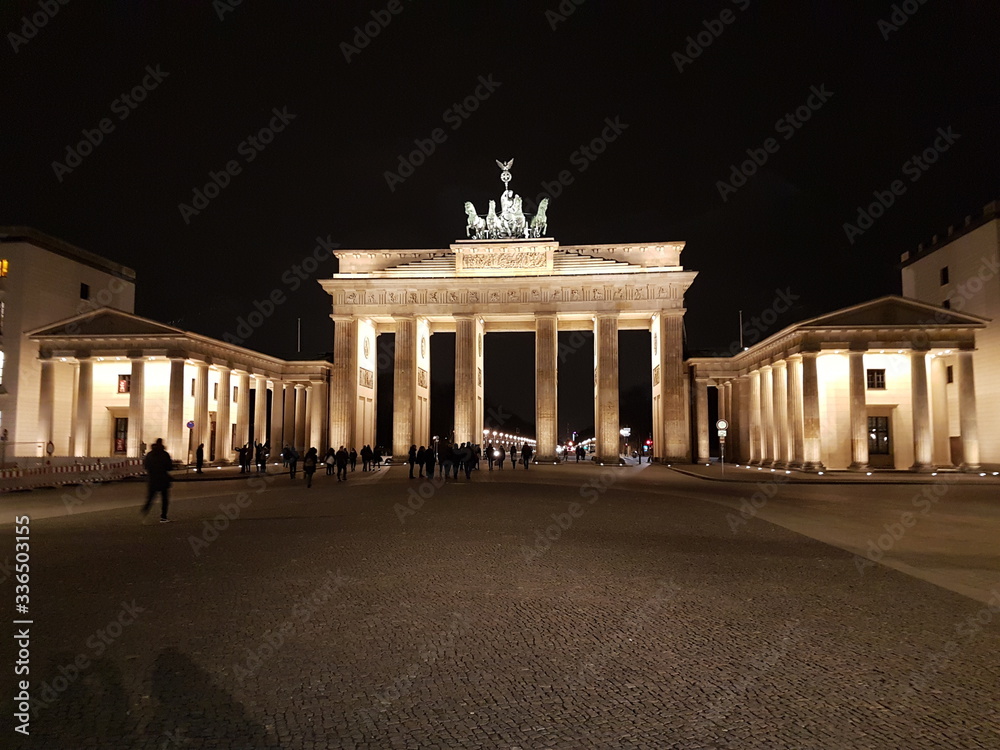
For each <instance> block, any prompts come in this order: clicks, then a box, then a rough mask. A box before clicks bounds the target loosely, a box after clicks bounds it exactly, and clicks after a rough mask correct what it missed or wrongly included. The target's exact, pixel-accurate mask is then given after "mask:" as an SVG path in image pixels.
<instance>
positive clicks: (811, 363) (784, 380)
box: [695, 347, 980, 471]
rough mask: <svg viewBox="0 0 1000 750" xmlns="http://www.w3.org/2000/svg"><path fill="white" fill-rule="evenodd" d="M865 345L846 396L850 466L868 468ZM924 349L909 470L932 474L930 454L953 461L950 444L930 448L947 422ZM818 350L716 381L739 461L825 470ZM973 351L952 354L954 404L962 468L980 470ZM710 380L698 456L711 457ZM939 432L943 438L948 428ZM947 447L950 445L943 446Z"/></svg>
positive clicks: (851, 356)
mask: <svg viewBox="0 0 1000 750" xmlns="http://www.w3.org/2000/svg"><path fill="white" fill-rule="evenodd" d="M866 351H867V349H866V348H863V347H856V348H852V349H851V350H850V351H849V352H848V400H849V409H850V439H851V463H850V467H849V468H851V469H853V470H857V471H861V470H865V469H867V468H868V466H869V455H868V445H869V442H868V441H869V436H868V408H867V406H868V405H867V390H868V383H867V374H866V370H865V365H864V355H865V352H866ZM927 354H928V352H927V351H925V350H914V351H911V352H910V354H909V357H910V389H911V408H912V425H913V454H914V461H913V465H912V466H911V467H910V468H911V470H913V471H932V470H933V469H934V468H935V455H936V454H937V456H938V463H950V459H949V460H945V459H944V458H943V456H946V455H948V454H947V453H945V452H944V451H945V449H948V446H947V444H944V445H940V444H939V445H937V446H936V445H935V434H934V432H933V431H932V428H931V425H932V416H933V421H934V423H936V424H938V425H942V424H944V425H946V424H947V400H946V391H945V387H944V386H945V383H946V368H945V364H944V361H943V360H940V359H939V358H938V359H937V360H936V361H935V362H934V363H933V364H932V368H931V369H932V379H933V380H934V387H933V394H934V408H933V415H932V409H931V397H930V394H931V391H930V390H929V388H928V378H927ZM817 356H818V352H814V351H812V352H810V351H805V352H802V353H800V354H794V355H791V356H789V357H788V358H786V359H783V360H777V361H775V362H772V363H771V364H769V365H763V366H761V367H759V368H757V369H754V370H751V371H750V372H749V374H747V375H745V376H741V377H739V378H738V379H736V381H735V382H736V389H735V391H734V390H733V381H727V382H724V383H721V384H719V385H718V388H719V414H720V416H721V417H722V418H725V419H728V420H729V421H730V422H731V423H732V422H735V425H734V427H735V430H733V431H732V432H730V435H734V436H735V442H736V447H737V450H738V452H737V453H736V455H742V456H743V460H745V461H747V462H748V463H750V464H754V465H759V466H764V467H767V466H773V467H775V468H795V469H799V468H801V469H804V470H807V471H816V470H823V469H824V466H823V463H822V432H821V429H822V428H821V424H820V408H819V380H818V373H817V365H816V359H817ZM972 357H973V352H972V351H971V350H969V351H966V350H960V351H959V352H958V354H957V365H958V367H957V370H958V377H957V383H958V409H959V423H960V432H961V440H962V450H963V456H964V463H963V468H965V469H968V470H973V469H978V468H979V461H980V458H979V436H978V423H977V419H976V393H975V376H974V373H973V364H972ZM708 384H709V380H708V379H707V378H696V381H695V391H696V398H695V413H696V415H697V420H698V429H697V444H698V458H699V459H700V460H704V459H707V458H708V456H709V425H708ZM938 434H939V435H943V439H944V440H947V432H946V429H939V430H938ZM948 450H950V449H948Z"/></svg>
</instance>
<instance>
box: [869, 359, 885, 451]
mask: <svg viewBox="0 0 1000 750" xmlns="http://www.w3.org/2000/svg"><path fill="white" fill-rule="evenodd" d="M869 372H870V370H869ZM889 452H890V451H889V417H868V455H870V456H888V455H889Z"/></svg>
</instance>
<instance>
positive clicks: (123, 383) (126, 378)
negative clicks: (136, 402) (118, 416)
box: [118, 375, 132, 393]
mask: <svg viewBox="0 0 1000 750" xmlns="http://www.w3.org/2000/svg"><path fill="white" fill-rule="evenodd" d="M118 392H119V393H131V392H132V376H131V375H119V376H118Z"/></svg>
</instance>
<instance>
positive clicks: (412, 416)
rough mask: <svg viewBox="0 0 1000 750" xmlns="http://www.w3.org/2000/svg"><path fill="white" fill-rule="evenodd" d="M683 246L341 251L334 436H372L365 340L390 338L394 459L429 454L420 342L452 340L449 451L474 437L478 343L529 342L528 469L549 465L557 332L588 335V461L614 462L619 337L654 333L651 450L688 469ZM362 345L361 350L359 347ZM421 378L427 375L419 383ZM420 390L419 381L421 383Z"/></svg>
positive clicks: (426, 371) (494, 245)
mask: <svg viewBox="0 0 1000 750" xmlns="http://www.w3.org/2000/svg"><path fill="white" fill-rule="evenodd" d="M683 247H684V245H683V243H649V244H627V245H585V246H572V247H562V246H560V245H559V243H558V242H556V241H555V240H552V239H549V238H537V239H525V240H486V241H482V240H466V241H460V242H456V243H455V244H453V245H451V246H450V247H449V248H446V249H440V250H341V251H338V252H337V257H338V260H339V262H340V272H339V273H337V274H335V275H334V277H333V278H332V279H326V280H323V281H321V282H320V283H321V284H322V286H323V288H324V289H325V290H326V291H327V292H328V293H329V294H330V296H331V299H332V303H333V319H334V321H335V324H336V331H335V344H334V362H335V364H334V376H333V381H332V384H333V387H332V395H331V403H330V433H331V436H332V437H333V438H334V442H343V443H344V444H348V443H354V444H361V443H364V442H369V441H367V440H366V439H365V438H366V437H367V436H369V435H372V434H373V433H374V425H375V408H374V399H375V394H374V387H369V386H367V385H365V383H367V382H371V386H374V382H372V381H371V380H369V379H368V378H367V376H366V375H365V372H366V371H370V372H372V373H374V371H375V367H374V360H373V356H374V355H373V354H371V353H372V352H374V350H375V339H376V337H377V336H378V335H379V334H381V333H388V332H393V333H395V334H396V354H395V357H396V361H395V380H394V393H393V401H394V404H393V444H392V449H393V453H394V454H396V455H405V453H406V451H407V450H408V449H409V446H410V445H411V444H418V445H419V444H428V443H429V441H430V440H431V437H432V436H431V434H430V422H429V415H430V403H429V398H430V395H429V388H428V387H427V386H428V385H429V378H430V359H429V343H428V342H429V337H430V336H432V335H433V334H434V333H438V332H443V331H447V332H454V333H455V334H456V341H455V426H454V438H453V439H454V440H455V441H456V442H466V441H472V442H480V441H481V440H482V436H483V375H482V373H483V337H484V336H486V335H489V334H491V333H500V332H505V331H533V332H535V375H536V408H535V419H536V438H537V441H538V453H537V460H538V461H540V462H545V461H554V460H555V459H556V445H557V443H558V433H557V429H556V425H557V423H558V422H557V414H556V403H557V382H558V378H557V369H558V368H557V364H558V356H557V352H558V341H557V333H558V332H559V331H578V330H589V331H593V332H594V336H595V344H594V349H595V360H596V361H595V366H594V371H595V383H594V401H595V430H596V433H597V435H596V438H597V441H596V442H597V458H598V460H599V461H601V462H604V463H617V462H618V460H619V459H618V442H619V434H618V431H619V427H620V425H619V423H618V331H619V330H623V329H641V330H647V331H650V332H651V334H652V336H651V342H652V359H653V361H652V367H653V369H654V373H655V375H656V377H655V381H656V382H655V383H654V385H653V408H654V435H653V451H654V454H655V455H656V456H657V457H658V458H661V459H663V460H675V461H684V460H690V438H689V429H690V428H689V421H688V408H687V398H688V395H687V383H686V380H685V377H684V363H683V336H682V331H683V325H682V323H683V316H684V293H685V292H686V291H687V288H688V287H689V286H690V285H691V282H692V281H694V278H695V273H694V272H692V271H686V270H684V268H683V267H682V266H681V264H680V254H681V250H682V249H683ZM365 342H367V347H368V348H367V351H368V353H367V354H366V349H365ZM422 373H423V374H422ZM425 384H426V385H425Z"/></svg>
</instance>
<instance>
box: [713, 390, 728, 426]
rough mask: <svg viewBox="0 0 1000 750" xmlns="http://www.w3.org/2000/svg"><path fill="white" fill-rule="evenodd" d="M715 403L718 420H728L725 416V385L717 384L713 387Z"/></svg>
mask: <svg viewBox="0 0 1000 750" xmlns="http://www.w3.org/2000/svg"><path fill="white" fill-rule="evenodd" d="M715 403H716V405H717V408H718V410H719V419H725V420H726V421H728V420H729V417H727V416H726V384H725V383H717V384H716V386H715Z"/></svg>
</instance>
